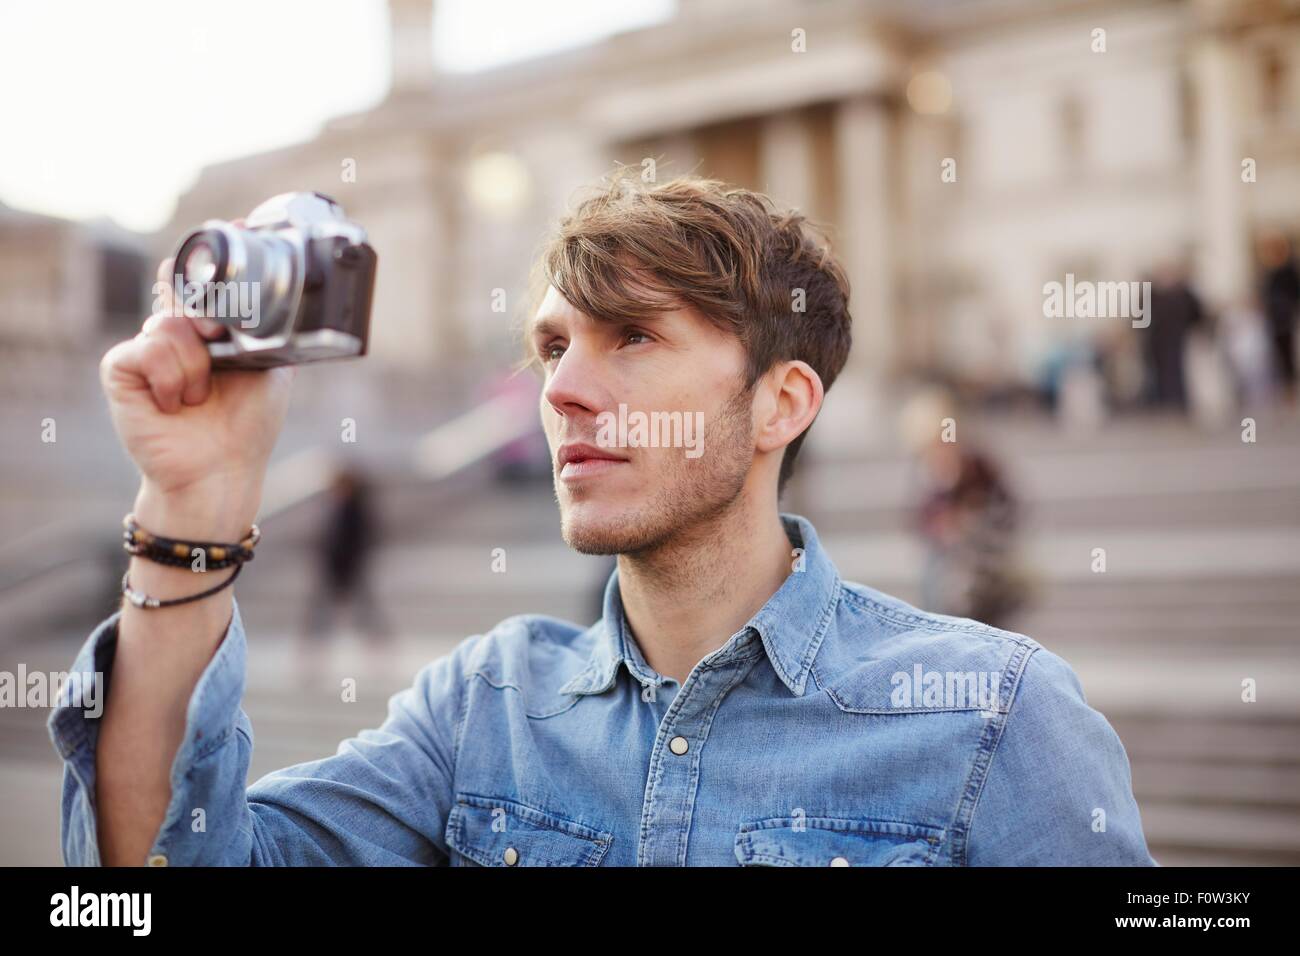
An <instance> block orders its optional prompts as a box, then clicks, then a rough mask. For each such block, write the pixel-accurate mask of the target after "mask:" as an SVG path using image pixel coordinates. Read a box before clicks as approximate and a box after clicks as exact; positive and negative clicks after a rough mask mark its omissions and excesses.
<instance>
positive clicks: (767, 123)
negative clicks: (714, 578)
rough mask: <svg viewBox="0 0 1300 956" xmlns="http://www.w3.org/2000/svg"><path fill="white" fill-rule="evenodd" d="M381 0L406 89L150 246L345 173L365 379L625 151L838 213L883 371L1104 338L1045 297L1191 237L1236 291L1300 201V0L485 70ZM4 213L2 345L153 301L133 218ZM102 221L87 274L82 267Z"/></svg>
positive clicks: (470, 311)
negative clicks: (370, 310) (91, 223)
mask: <svg viewBox="0 0 1300 956" xmlns="http://www.w3.org/2000/svg"><path fill="white" fill-rule="evenodd" d="M388 7H389V13H390V20H391V43H392V51H391V52H392V57H391V62H392V89H391V92H390V95H389V96H388V98H387V99H386V100H385V101H384V102H383V103H381V104H380V105H379V106H377V107H376V108H375V109H373V110H370V111H367V112H363V113H359V114H355V115H349V116H343V117H339V118H337V119H336V120H334V121H332V122H331V123H329V124H327V126H326V128H325V129H324V130H323V131H322V132H321V133H320V135H319V136H318V137H317V138H316V139H314V140H313V141H311V142H306V143H302V144H299V145H296V146H292V147H289V148H285V149H279V150H276V151H273V152H268V153H265V154H261V155H255V156H248V157H244V158H241V159H238V160H235V161H232V162H228V163H223V164H220V165H215V166H212V167H209V168H207V169H205V170H204V172H203V173H202V175H201V177H200V178H199V180H198V182H197V183H196V185H195V186H194V187H193V188H192V189H191V190H190V191H189V192H188V193H187V194H186V195H184V196H183V197H182V198H181V199H180V202H179V204H178V207H177V210H176V213H175V216H174V218H173V220H172V221H171V222H170V223H169V224H168V225H167V226H166V227H165V228H163V229H162V230H160V231H159V232H158V233H157V234H156V236H154V237H153V239H152V241H151V242H150V244H149V250H148V251H149V254H150V258H151V259H154V260H156V258H158V257H161V256H163V255H165V254H167V253H168V252H169V251H170V249H171V247H172V244H173V243H174V242H175V239H176V237H177V236H178V235H179V234H180V233H181V232H182V231H183V230H185V229H187V228H190V227H192V226H194V225H196V224H197V223H199V222H201V221H202V220H204V219H208V218H216V217H220V218H230V217H232V216H235V215H238V214H242V213H246V212H247V211H248V210H249V209H251V208H252V207H253V206H254V205H256V204H257V203H258V202H260V201H261V200H262V199H265V198H266V197H268V196H270V195H272V194H274V193H277V192H281V191H286V190H294V189H316V190H319V191H322V192H325V193H327V194H330V195H333V196H335V197H336V198H338V199H339V200H340V202H342V203H343V205H344V207H345V209H346V210H347V212H348V214H349V215H350V216H352V217H354V218H356V219H357V220H359V221H360V222H362V223H363V224H364V225H365V226H366V227H367V229H368V230H369V232H370V234H371V237H372V239H373V241H374V243H375V245H376V248H377V249H378V250H379V253H380V269H379V278H378V283H377V289H376V303H375V313H374V328H373V340H372V349H371V354H372V356H373V357H374V359H375V361H373V362H370V363H366V365H367V369H368V371H370V372H371V373H374V372H380V371H385V370H387V371H388V372H389V373H391V374H397V373H399V372H400V371H401V370H403V369H405V370H408V371H411V372H418V371H419V370H423V369H427V368H429V367H431V366H436V365H439V364H440V363H446V364H450V365H456V366H459V367H464V366H465V364H466V363H467V362H470V364H473V362H475V361H478V360H482V361H483V362H484V363H485V364H486V363H487V362H489V361H498V360H500V358H502V357H503V354H504V353H505V352H506V351H508V350H509V349H510V348H511V345H510V342H511V339H510V337H509V335H508V334H507V333H508V329H509V328H510V326H511V324H512V323H513V322H514V321H515V320H516V319H517V318H518V317H519V315H518V309H517V307H518V306H519V305H520V304H521V296H522V294H523V291H524V282H525V277H526V272H527V268H528V265H529V264H530V262H531V261H532V257H533V253H534V252H535V250H536V248H537V244H538V242H539V240H540V239H541V237H542V235H543V233H544V230H545V229H546V227H547V226H548V225H550V224H551V223H552V222H553V220H554V218H555V216H556V214H557V213H558V212H559V211H560V210H561V209H562V208H563V206H564V205H565V203H566V202H567V201H569V200H570V199H571V198H572V197H573V196H574V191H575V189H577V188H578V187H580V186H582V185H584V184H586V183H590V182H592V181H593V180H595V179H596V178H598V177H599V176H600V175H601V174H602V173H603V172H605V171H607V170H608V169H610V168H611V167H612V165H613V164H614V163H616V162H621V163H627V164H636V165H641V164H643V163H644V162H645V161H646V160H647V159H653V160H655V162H656V168H655V170H654V173H655V175H656V177H657V178H659V179H660V180H662V179H664V178H668V177H671V176H672V175H674V174H677V173H680V172H695V173H700V174H704V175H711V176H716V177H719V178H723V179H726V180H729V181H733V182H736V183H738V184H741V185H745V186H749V187H754V188H758V189H762V190H764V191H767V192H769V193H770V194H772V195H773V196H774V197H775V198H776V199H777V200H778V201H780V202H783V203H786V204H789V205H794V206H798V207H801V208H803V209H804V210H806V211H807V212H809V213H810V214H811V215H813V216H814V217H816V218H819V219H821V220H823V221H824V222H826V223H828V224H830V225H831V227H832V228H833V231H834V238H835V241H836V246H837V249H838V251H839V252H840V254H841V256H842V257H843V259H844V261H845V263H846V266H847V268H848V271H849V273H850V277H851V280H852V282H853V288H854V295H853V311H854V315H855V321H856V323H857V329H856V347H855V349H854V355H853V359H852V361H853V362H854V363H855V365H856V368H857V369H858V370H859V371H871V372H875V373H879V372H890V373H893V372H904V371H909V370H918V369H940V370H943V371H945V372H946V373H947V374H951V375H956V376H963V375H967V376H973V377H978V378H982V379H983V380H993V381H996V380H1006V381H1012V382H1014V381H1024V380H1026V379H1027V378H1028V377H1029V376H1031V375H1032V373H1033V371H1034V369H1035V366H1036V363H1037V362H1039V361H1040V360H1041V358H1042V356H1043V355H1044V353H1045V352H1046V351H1047V350H1048V349H1049V348H1050V347H1051V346H1052V345H1053V343H1054V342H1058V341H1059V340H1061V339H1069V338H1071V337H1078V336H1082V335H1089V334H1093V333H1094V332H1095V331H1096V329H1095V328H1087V327H1085V325H1084V323H1083V321H1082V320H1070V321H1066V320H1048V319H1044V317H1043V312H1042V303H1043V293H1042V287H1043V284H1044V283H1045V282H1048V281H1052V280H1054V279H1056V280H1059V279H1061V278H1062V277H1063V276H1064V275H1065V274H1066V273H1073V274H1074V275H1075V276H1076V277H1078V278H1094V279H1100V280H1134V279H1138V278H1140V277H1141V275H1142V273H1143V272H1144V271H1145V270H1146V269H1148V268H1149V267H1150V266H1151V265H1152V264H1153V263H1154V262H1155V261H1157V260H1160V259H1167V258H1170V257H1188V258H1189V261H1190V262H1191V263H1192V264H1193V266H1194V269H1193V275H1194V277H1195V279H1196V281H1197V283H1198V284H1199V286H1200V287H1201V288H1202V289H1203V291H1205V292H1206V293H1208V294H1209V297H1210V301H1211V303H1212V304H1225V303H1228V302H1230V301H1233V300H1235V299H1238V298H1239V297H1240V296H1241V295H1242V294H1243V293H1245V292H1246V291H1247V290H1248V289H1249V287H1250V286H1251V284H1252V283H1253V281H1254V277H1253V275H1252V263H1251V260H1250V240H1251V236H1252V235H1253V234H1254V233H1255V232H1256V231H1257V230H1259V229H1261V228H1264V227H1280V228H1282V229H1283V230H1285V231H1290V232H1294V231H1295V230H1296V229H1297V226H1298V225H1300V7H1298V6H1297V4H1296V3H1295V2H1294V0H1122V2H1112V0H963V2H957V0H816V2H814V0H749V2H745V3H740V2H735V0H682V2H681V3H680V4H679V7H678V12H677V15H676V16H675V17H674V18H673V19H671V20H669V21H667V22H663V23H660V24H658V25H655V26H651V27H647V28H641V29H636V30H633V31H629V32H625V33H621V34H617V35H615V36H613V37H610V38H609V39H607V40H604V41H601V42H598V43H595V44H592V45H589V46H586V47H582V48H579V49H575V50H569V51H566V52H562V53H556V54H553V55H548V56H543V57H539V58H535V59H531V60H528V61H525V62H519V63H514V64H511V65H508V66H505V67H501V68H496V69H491V70H488V71H485V72H479V73H473V74H443V73H440V72H439V71H438V69H437V67H436V64H435V62H434V58H433V43H432V35H431V31H432V30H433V24H434V16H433V2H432V0H390V2H389V4H388ZM1247 161H1250V164H1251V167H1252V170H1253V173H1254V181H1253V182H1243V163H1246V162H1247ZM945 173H946V175H945ZM15 216H16V214H14V213H0V242H4V243H5V246H4V249H5V254H4V256H3V259H2V260H0V261H3V263H4V265H3V269H4V272H3V274H0V291H3V295H0V310H3V311H0V335H2V336H4V338H5V342H6V350H10V351H12V350H14V349H16V348H19V347H21V348H22V349H24V350H27V351H30V350H31V349H33V348H35V347H36V346H35V345H33V344H32V342H31V341H30V340H31V339H32V338H33V337H35V338H37V339H40V340H42V341H45V342H47V343H53V342H65V341H66V340H67V338H68V336H69V335H70V334H72V332H73V330H74V329H76V328H77V327H78V323H84V322H87V321H97V322H98V323H99V324H100V326H101V327H102V326H103V325H105V324H112V323H114V322H116V321H117V319H115V318H113V313H114V312H115V311H121V310H123V309H125V310H126V311H127V312H128V313H129V312H131V311H132V310H133V309H135V306H134V305H133V304H132V303H134V302H136V301H137V298H130V297H129V296H126V294H125V293H121V287H122V286H123V285H129V284H130V281H129V280H128V279H127V278H126V277H128V276H129V277H132V280H133V281H137V282H140V281H143V282H145V283H146V284H147V282H148V281H150V280H151V279H152V269H151V268H143V269H141V268H140V267H139V266H138V265H137V264H132V265H131V266H130V268H129V270H115V269H114V268H113V267H112V264H113V263H114V262H117V261H118V260H116V259H114V258H113V256H115V255H116V253H114V252H111V251H109V250H110V249H113V248H117V246H118V245H120V244H121V237H117V238H114V239H113V240H112V241H111V242H109V243H108V245H104V243H105V241H106V240H104V238H103V237H102V236H99V235H97V234H94V231H93V230H89V229H88V228H87V227H83V226H74V225H71V224H60V223H58V222H56V221H54V220H44V219H41V218H40V217H29V216H23V217H21V218H15ZM15 237H17V238H15ZM87 242H89V243H90V244H91V245H95V246H97V247H100V248H102V249H104V250H105V251H104V253H103V254H102V255H99V256H96V257H92V258H93V259H94V261H95V262H96V263H97V266H96V268H95V269H92V270H90V271H87V272H69V271H68V270H67V268H66V264H67V263H68V262H70V261H77V262H81V261H84V260H83V259H82V257H81V256H80V254H78V253H76V252H74V251H72V250H73V249H74V247H75V246H76V244H78V243H87ZM70 257H71V258H70ZM122 261H123V262H125V260H122ZM132 262H133V263H134V260H132ZM502 292H504V293H505V295H504V300H503V297H502V294H501V293H502ZM119 293H121V294H119ZM128 299H129V300H130V301H129V302H128ZM110 300H111V301H110ZM502 301H504V302H505V304H506V310H505V311H494V305H496V306H497V308H499V307H500V304H501V302H502ZM135 311H137V312H138V309H135ZM40 316H44V317H45V318H44V319H38V318H36V317H40ZM96 316H97V317H98V319H95V318H94V317H96ZM138 321H139V319H138V317H137V318H135V319H134V322H138ZM1102 321H1103V322H1111V323H1113V322H1114V320H1102ZM99 344H100V343H98V342H96V343H94V347H96V348H97V347H98V346H99ZM855 378H856V380H857V381H859V382H862V381H865V380H866V379H868V378H871V376H866V375H858V376H852V375H850V376H848V377H847V381H853V380H854V379H855ZM851 387H852V386H841V388H840V389H839V391H840V392H844V391H846V390H848V389H849V388H851Z"/></svg>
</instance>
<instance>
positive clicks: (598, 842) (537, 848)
mask: <svg viewBox="0 0 1300 956" xmlns="http://www.w3.org/2000/svg"><path fill="white" fill-rule="evenodd" d="M446 838H447V845H448V846H449V847H451V848H452V849H453V850H455V851H456V852H457V853H459V854H460V855H461V856H463V857H464V858H465V859H467V860H469V861H471V863H477V864H479V865H480V866H599V865H600V861H601V859H602V858H603V857H604V856H605V852H606V851H607V850H608V849H609V844H610V841H611V840H612V839H613V837H612V836H611V835H610V834H608V833H604V832H602V831H600V830H595V829H592V828H591V827H587V826H583V825H582V824H580V823H574V822H573V821H572V820H566V819H564V818H563V817H559V816H556V815H555V814H551V813H546V812H545V811H542V810H538V809H536V808H535V807H528V806H524V805H523V804H521V803H515V802H514V801H511V800H501V799H497V798H494V797H482V796H478V795H476V794H467V793H458V794H456V805H455V806H454V807H453V808H452V810H451V813H450V814H449V815H448V818H447V832H446Z"/></svg>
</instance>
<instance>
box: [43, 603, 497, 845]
mask: <svg viewBox="0 0 1300 956" xmlns="http://www.w3.org/2000/svg"><path fill="white" fill-rule="evenodd" d="M119 613H120V612H119ZM118 616H119V615H118V614H115V615H113V617H111V618H109V619H107V620H106V621H104V622H103V623H102V624H100V625H99V626H98V627H97V628H96V629H95V631H94V633H93V634H92V635H91V636H90V638H89V639H88V640H87V642H86V644H85V646H84V647H83V648H82V650H81V653H80V654H79V655H78V657H77V665H78V666H82V665H88V664H89V663H90V662H92V661H93V662H95V666H96V667H98V668H100V669H101V670H102V671H103V673H104V674H105V687H107V675H108V674H109V670H110V667H111V665H112V658H113V651H114V648H115V646H116V639H117V619H118ZM478 637H479V635H475V636H473V637H469V638H466V639H465V640H464V641H462V642H461V644H460V645H459V646H458V647H456V648H455V649H454V650H453V651H452V653H451V654H448V655H447V656H445V657H442V658H439V659H437V660H435V661H433V662H432V663H429V664H427V665H425V667H423V668H422V669H421V670H420V671H419V673H418V674H417V675H416V677H415V680H414V682H413V684H412V685H411V686H410V687H408V688H406V689H405V690H402V691H400V692H398V693H396V694H393V695H392V696H391V697H390V698H389V701H388V716H387V719H385V720H384V722H383V724H382V725H381V726H380V727H378V728H375V729H366V730H362V731H361V732H360V733H358V734H357V735H356V736H354V737H351V738H349V739H347V740H344V741H343V742H342V743H341V744H339V747H338V751H337V753H335V754H334V755H333V756H330V757H326V758H324V759H321V760H314V761H310V762H307V763H301V764H297V765H295V766H292V767H287V768H285V769H283V770H277V771H274V772H273V773H269V774H267V775H265V776H264V777H262V778H261V779H260V780H258V781H257V782H256V783H254V784H252V785H249V784H248V768H249V764H250V761H251V758H252V751H253V727H252V724H251V722H250V721H249V718H248V715H247V714H246V713H245V712H244V709H243V708H242V706H241V700H242V698H243V693H244V684H245V674H246V670H245V667H246V659H247V645H246V638H245V634H244V627H243V622H242V619H241V617H240V613H239V607H238V605H237V604H236V605H235V608H234V613H233V614H232V616H231V622H230V625H229V628H228V629H227V632H226V635H225V637H224V638H223V640H222V642H221V644H220V646H219V647H218V649H217V651H216V653H215V654H214V655H213V657H212V660H211V661H209V663H208V666H207V667H206V668H205V669H204V671H203V673H202V675H201V676H200V678H199V680H198V682H197V683H196V685H195V687H194V691H193V694H192V695H191V697H190V701H189V704H188V705H187V708H186V718H185V734H184V737H183V738H182V742H181V745H180V747H179V748H178V750H177V753H176V757H175V760H174V761H173V764H172V769H171V778H170V779H171V789H172V796H171V800H170V802H169V803H168V806H167V811H166V814H165V815H164V818H163V822H162V825H161V826H160V827H159V831H158V834H157V836H156V838H155V840H154V843H153V846H152V848H151V850H150V862H151V863H154V864H155V865H158V864H167V865H174V866H193V865H199V866H320V865H368V866H374V865H383V866H394V865H445V864H446V862H447V847H446V843H445V837H444V831H445V828H446V824H447V818H448V815H449V813H450V812H451V806H452V780H453V774H454V765H455V751H456V744H457V741H456V734H457V730H458V727H459V714H460V710H461V705H462V701H463V695H464V683H465V673H464V668H465V655H466V654H467V653H469V652H470V649H471V648H472V647H473V646H474V643H475V642H476V640H477V639H478ZM49 727H50V734H51V737H52V739H53V741H54V745H55V748H56V749H57V750H58V751H59V753H60V755H61V756H62V757H63V759H64V762H65V766H64V777H63V807H62V821H63V836H62V843H63V856H64V862H65V863H67V864H69V865H85V866H94V865H98V864H99V863H100V858H99V850H98V847H99V840H98V834H97V832H96V828H95V820H96V814H95V800H94V794H95V751H96V742H97V740H98V718H91V717H88V716H87V715H86V714H85V713H84V712H83V711H81V710H79V709H74V708H72V707H70V706H60V707H59V708H57V709H56V710H55V712H54V713H53V714H51V716H50V721H49Z"/></svg>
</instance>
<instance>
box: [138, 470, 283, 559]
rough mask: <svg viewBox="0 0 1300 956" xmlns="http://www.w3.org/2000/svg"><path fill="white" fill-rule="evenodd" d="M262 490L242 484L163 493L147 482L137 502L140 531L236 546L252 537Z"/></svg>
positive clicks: (141, 489)
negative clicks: (248, 535) (243, 539)
mask: <svg viewBox="0 0 1300 956" xmlns="http://www.w3.org/2000/svg"><path fill="white" fill-rule="evenodd" d="M260 502H261V489H260V488H255V487H253V486H251V485H248V484H241V483H238V482H213V483H212V484H211V485H208V486H205V487H192V488H187V489H185V490H184V491H163V490H162V489H160V488H158V487H157V486H155V485H153V484H152V483H151V482H150V481H149V480H148V479H147V478H146V479H145V480H144V481H143V482H142V483H141V485H140V491H139V493H138V494H137V495H136V498H135V507H134V509H133V510H134V512H135V518H136V521H138V522H139V523H140V527H142V528H144V529H145V530H146V531H151V532H153V533H154V534H159V535H163V536H164V537H168V538H181V539H191V540H194V541H219V542H223V543H232V542H235V541H238V540H240V539H241V538H243V537H244V535H246V534H247V533H248V529H249V527H250V526H251V525H252V523H253V521H254V519H255V518H256V517H257V508H258V505H259V504H260Z"/></svg>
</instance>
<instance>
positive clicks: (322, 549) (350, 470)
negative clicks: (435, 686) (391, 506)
mask: <svg viewBox="0 0 1300 956" xmlns="http://www.w3.org/2000/svg"><path fill="white" fill-rule="evenodd" d="M377 540H378V534H377V530H376V526H375V518H374V515H373V513H372V510H371V501H370V489H369V484H368V482H367V480H366V478H365V476H364V474H363V473H362V472H361V470H360V469H359V468H357V467H355V466H347V467H343V468H340V469H339V470H338V471H337V472H336V474H335V476H334V479H333V481H332V483H331V485H330V488H329V493H328V511H327V514H326V517H325V521H324V523H323V525H322V527H321V533H320V538H319V541H318V545H317V553H318V560H319V564H318V566H317V579H316V584H315V587H314V588H313V591H312V595H311V598H310V600H309V603H308V607H307V616H306V622H305V627H304V631H303V634H302V635H301V644H300V650H301V653H302V654H303V655H305V658H304V665H305V666H304V667H303V673H304V674H311V673H313V672H315V671H316V664H318V661H317V660H316V658H317V657H318V653H319V651H320V650H321V649H322V648H323V647H324V646H325V645H324V642H325V641H326V639H327V638H329V637H330V635H331V634H332V633H333V631H334V628H335V625H336V623H337V615H338V612H339V610H340V609H341V608H342V607H343V606H344V605H347V606H349V607H350V609H351V610H352V612H353V614H354V618H355V623H357V624H359V625H361V628H362V638H363V639H364V640H365V641H366V643H368V644H373V645H384V644H387V643H389V642H390V641H391V639H392V636H393V632H392V629H391V627H390V626H389V623H388V621H387V619H386V618H385V616H384V613H383V611H382V610H381V609H380V606H379V602H378V601H377V600H376V598H375V594H374V591H373V590H372V588H371V584H370V576H369V573H368V566H369V559H370V556H371V554H372V552H373V550H374V548H375V545H376V543H377Z"/></svg>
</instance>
